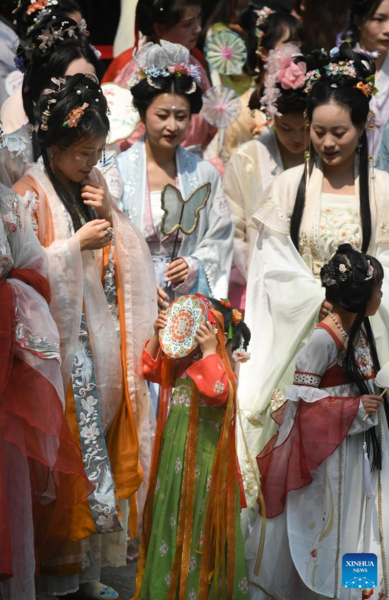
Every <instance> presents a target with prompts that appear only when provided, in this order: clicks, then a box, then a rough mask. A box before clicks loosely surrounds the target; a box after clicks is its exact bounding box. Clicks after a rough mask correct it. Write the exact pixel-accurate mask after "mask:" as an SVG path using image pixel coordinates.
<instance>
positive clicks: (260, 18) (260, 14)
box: [255, 6, 276, 41]
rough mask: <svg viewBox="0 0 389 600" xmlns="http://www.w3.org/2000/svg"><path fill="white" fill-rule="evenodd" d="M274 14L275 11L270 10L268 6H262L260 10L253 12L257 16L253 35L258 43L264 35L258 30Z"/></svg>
mask: <svg viewBox="0 0 389 600" xmlns="http://www.w3.org/2000/svg"><path fill="white" fill-rule="evenodd" d="M275 12H276V11H275V10H272V9H271V8H269V7H268V6H264V7H263V8H261V9H260V10H256V11H255V14H256V15H257V21H256V23H255V28H256V29H255V35H256V36H257V38H258V40H259V41H260V40H261V39H262V38H263V37H264V35H265V32H264V31H262V30H261V29H260V27H261V25H263V24H264V23H266V21H267V19H268V18H269V17H270V15H273V14H274V13H275Z"/></svg>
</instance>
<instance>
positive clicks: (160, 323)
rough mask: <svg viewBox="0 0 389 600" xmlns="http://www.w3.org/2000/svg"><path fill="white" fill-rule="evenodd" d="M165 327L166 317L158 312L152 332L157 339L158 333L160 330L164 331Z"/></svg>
mask: <svg viewBox="0 0 389 600" xmlns="http://www.w3.org/2000/svg"><path fill="white" fill-rule="evenodd" d="M166 325H167V317H166V313H165V312H164V311H162V312H160V313H159V315H158V317H157V319H156V321H155V323H154V332H155V335H156V336H157V337H159V332H160V330H161V329H164V328H165V327H166Z"/></svg>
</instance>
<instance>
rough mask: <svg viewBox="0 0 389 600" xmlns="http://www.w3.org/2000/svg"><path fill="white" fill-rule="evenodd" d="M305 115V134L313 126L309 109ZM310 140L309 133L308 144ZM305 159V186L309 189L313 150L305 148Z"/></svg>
mask: <svg viewBox="0 0 389 600" xmlns="http://www.w3.org/2000/svg"><path fill="white" fill-rule="evenodd" d="M303 116H304V119H305V134H306V133H307V131H306V130H307V129H308V128H309V127H310V126H311V123H310V121H309V119H308V111H307V109H305V110H304V113H303ZM305 141H307V140H306V138H305ZM309 142H310V136H309V135H308V144H309ZM305 147H307V144H305ZM304 159H305V181H306V187H305V189H307V187H308V183H309V163H310V160H311V152H310V150H309V149H308V150H305V152H304Z"/></svg>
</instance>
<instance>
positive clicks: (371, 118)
mask: <svg viewBox="0 0 389 600" xmlns="http://www.w3.org/2000/svg"><path fill="white" fill-rule="evenodd" d="M367 128H368V129H370V131H372V130H373V129H375V114H374V113H373V111H372V110H370V111H369V114H368V115H367Z"/></svg>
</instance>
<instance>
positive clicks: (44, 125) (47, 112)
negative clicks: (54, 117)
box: [40, 90, 57, 131]
mask: <svg viewBox="0 0 389 600" xmlns="http://www.w3.org/2000/svg"><path fill="white" fill-rule="evenodd" d="M48 91H50V92H51V90H45V92H44V93H46V92H48ZM56 102H57V100H56V99H55V98H50V99H49V100H48V101H47V108H46V110H44V111H43V113H42V119H41V124H40V128H41V129H42V130H43V131H48V129H49V125H48V122H49V119H50V115H51V113H50V105H51V104H55V103H56Z"/></svg>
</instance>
